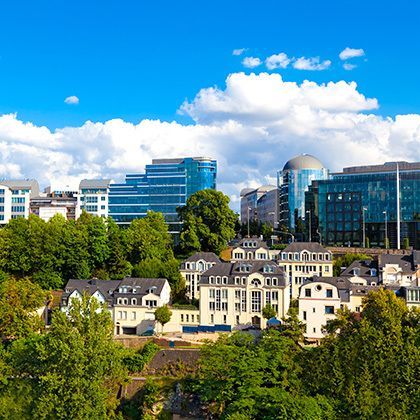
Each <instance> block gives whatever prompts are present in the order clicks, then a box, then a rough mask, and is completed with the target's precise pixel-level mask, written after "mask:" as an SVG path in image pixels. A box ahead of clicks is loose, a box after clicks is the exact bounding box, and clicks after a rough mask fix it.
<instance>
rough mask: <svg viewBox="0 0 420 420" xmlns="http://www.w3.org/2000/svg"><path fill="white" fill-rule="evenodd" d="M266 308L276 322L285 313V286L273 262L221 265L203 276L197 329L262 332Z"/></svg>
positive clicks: (287, 294) (288, 295)
mask: <svg viewBox="0 0 420 420" xmlns="http://www.w3.org/2000/svg"><path fill="white" fill-rule="evenodd" d="M228 271H229V273H228ZM223 272H225V274H223ZM267 304H270V305H272V306H273V308H274V309H275V311H276V313H277V317H278V318H281V317H284V316H285V315H286V314H287V311H288V310H289V304H290V292H289V286H288V285H287V284H285V279H284V277H283V272H282V271H281V270H280V269H279V268H278V266H277V265H276V264H275V263H274V262H267V263H264V262H256V261H253V262H249V263H248V262H244V263H221V264H218V265H216V266H214V267H213V268H212V269H210V270H209V271H208V272H206V273H205V275H203V278H202V282H201V284H200V324H201V325H208V326H211V325H229V326H231V327H232V328H241V326H251V325H253V326H256V327H261V328H264V327H265V326H266V320H265V319H264V317H263V316H262V310H263V308H264V307H265V306H266V305H267Z"/></svg>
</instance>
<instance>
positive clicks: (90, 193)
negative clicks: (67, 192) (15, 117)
mask: <svg viewBox="0 0 420 420" xmlns="http://www.w3.org/2000/svg"><path fill="white" fill-rule="evenodd" d="M110 183H111V180H110V179H83V180H82V181H81V182H80V185H79V192H78V194H77V209H76V218H79V217H80V215H81V214H82V211H86V212H87V213H90V214H93V215H95V216H99V217H108V193H109V184H110Z"/></svg>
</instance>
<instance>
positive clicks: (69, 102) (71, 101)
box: [64, 95, 79, 105]
mask: <svg viewBox="0 0 420 420" xmlns="http://www.w3.org/2000/svg"><path fill="white" fill-rule="evenodd" d="M64 103H66V104H67V105H77V104H78V103H79V98H78V97H77V96H74V95H73V96H67V98H66V99H64Z"/></svg>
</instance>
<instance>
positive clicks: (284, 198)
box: [277, 154, 328, 231]
mask: <svg viewBox="0 0 420 420" xmlns="http://www.w3.org/2000/svg"><path fill="white" fill-rule="evenodd" d="M327 178H328V170H327V169H326V168H324V165H323V164H322V163H321V162H320V161H319V160H318V159H317V158H315V157H314V156H311V155H307V154H303V155H299V156H296V157H294V158H293V159H290V160H289V161H288V162H287V163H286V164H285V165H284V167H283V170H282V171H279V172H278V173H277V180H278V181H277V182H278V186H279V190H280V211H279V223H280V225H284V226H287V227H288V228H289V229H290V230H291V231H296V222H297V220H298V219H299V218H300V219H302V220H304V219H305V216H306V214H305V192H306V191H308V188H309V186H310V185H311V183H312V181H315V180H323V179H327Z"/></svg>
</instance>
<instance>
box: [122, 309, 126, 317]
mask: <svg viewBox="0 0 420 420" xmlns="http://www.w3.org/2000/svg"><path fill="white" fill-rule="evenodd" d="M122 319H127V311H123V313H122Z"/></svg>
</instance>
